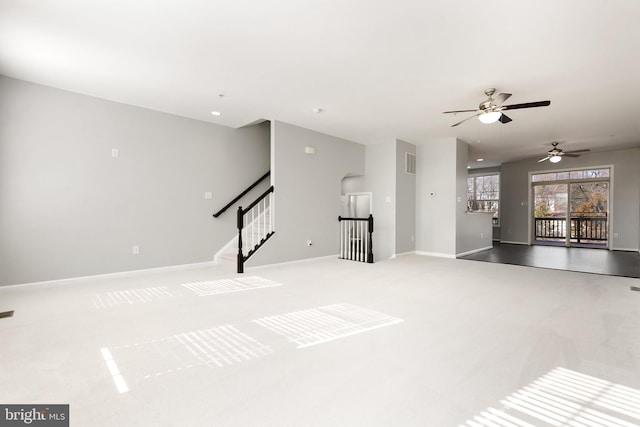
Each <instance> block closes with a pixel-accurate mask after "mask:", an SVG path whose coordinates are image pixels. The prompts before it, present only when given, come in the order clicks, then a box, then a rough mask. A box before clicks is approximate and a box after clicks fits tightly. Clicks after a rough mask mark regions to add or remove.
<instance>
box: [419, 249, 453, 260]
mask: <svg viewBox="0 0 640 427" xmlns="http://www.w3.org/2000/svg"><path fill="white" fill-rule="evenodd" d="M415 254H416V255H424V256H433V257H438V258H450V259H455V258H456V256H455V255H452V254H444V253H440V252H424V251H416V252H415Z"/></svg>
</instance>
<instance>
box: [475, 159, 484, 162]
mask: <svg viewBox="0 0 640 427" xmlns="http://www.w3.org/2000/svg"><path fill="white" fill-rule="evenodd" d="M476 161H477V162H484V159H476Z"/></svg>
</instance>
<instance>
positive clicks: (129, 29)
mask: <svg viewBox="0 0 640 427" xmlns="http://www.w3.org/2000/svg"><path fill="white" fill-rule="evenodd" d="M639 19H640V2H639V1H637V0H615V1H604V0H591V1H588V2H587V1H584V0H562V1H558V0H518V1H513V0H482V1H479V0H396V1H385V0H378V1H371V0H270V1H265V0H226V1H222V0H182V1H179V2H178V1H158V0H103V1H96V0H94V1H89V0H0V73H1V74H4V75H7V76H10V77H15V78H19V79H23V80H27V81H32V82H36V83H41V84H45V85H49V86H54V87H58V88H62V89H67V90H70V91H74V92H79V93H84V94H89V95H93V96H97V97H101V98H106V99H110V100H114V101H119V102H123V103H127V104H133V105H138V106H141V107H146V108H150V109H154V110H159V111H165V112H169V113H173V114H178V115H181V116H186V117H191V118H195V119H198V120H204V121H207V122H212V123H219V124H222V125H227V126H232V127H240V126H243V125H246V124H248V123H251V122H254V121H256V120H258V119H270V120H281V121H284V122H288V123H292V124H295V125H299V126H302V127H306V128H309V129H314V130H317V131H320V132H324V133H328V134H331V135H335V136H339V137H342V138H346V139H349V140H353V141H357V142H361V143H375V142H380V141H385V140H389V139H391V138H399V139H402V140H405V141H408V142H411V143H416V144H423V143H428V142H429V141H430V140H433V139H439V138H446V137H457V138H460V139H462V140H464V141H466V142H469V143H470V145H471V155H470V156H471V157H473V158H474V159H475V158H476V157H483V158H485V159H486V161H485V162H484V163H483V164H482V165H487V166H489V165H495V164H499V163H502V162H504V161H509V160H515V159H520V158H525V157H538V156H541V155H542V154H544V153H545V152H546V151H547V150H548V149H549V148H550V147H549V144H550V142H551V141H554V140H560V141H566V142H565V143H564V144H562V145H561V147H562V148H564V149H565V150H573V149H583V148H590V149H592V150H593V151H602V150H610V149H617V148H626V147H638V146H640V119H639V112H640V108H639V107H640V105H639V104H640V102H639V100H640V54H639V52H640V25H639V24H638V20H639ZM488 87H495V88H497V93H499V92H509V93H512V94H513V96H512V97H511V99H509V100H508V101H507V102H506V104H515V103H523V102H532V101H541V100H551V106H549V107H543V108H534V109H526V110H514V111H512V112H509V116H510V117H511V118H512V119H513V122H511V123H509V124H504V125H503V124H501V123H495V124H492V125H483V124H481V123H480V122H479V121H477V120H476V119H473V120H470V121H468V122H466V123H464V124H462V125H460V126H458V127H455V128H451V127H450V125H451V124H453V123H455V122H457V121H459V120H461V119H462V118H464V117H466V116H464V115H456V116H454V115H444V114H442V111H445V110H457V109H472V108H477V105H478V104H479V103H480V102H481V101H483V100H484V99H485V98H486V97H485V95H484V94H483V91H484V89H486V88H488ZM219 94H224V97H220V96H219ZM314 108H321V109H322V110H323V111H322V112H321V113H319V114H317V113H314V112H313V109H314ZM212 110H219V111H221V112H222V116H220V117H213V116H212V115H211V114H210V112H211V111H212ZM478 141H479V142H478ZM471 164H472V165H473V166H474V167H475V166H478V165H479V164H477V163H476V162H475V161H474V162H471Z"/></svg>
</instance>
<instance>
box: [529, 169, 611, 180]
mask: <svg viewBox="0 0 640 427" xmlns="http://www.w3.org/2000/svg"><path fill="white" fill-rule="evenodd" d="M610 173H611V172H610V170H609V169H608V168H607V169H584V170H573V171H564V172H545V173H537V174H533V175H531V182H548V181H564V180H569V179H571V180H575V179H597V178H608V177H609V174H610Z"/></svg>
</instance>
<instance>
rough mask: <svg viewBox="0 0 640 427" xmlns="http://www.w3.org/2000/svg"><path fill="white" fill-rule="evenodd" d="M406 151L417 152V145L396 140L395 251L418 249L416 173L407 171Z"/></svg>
mask: <svg viewBox="0 0 640 427" xmlns="http://www.w3.org/2000/svg"><path fill="white" fill-rule="evenodd" d="M405 153H411V154H416V146H415V145H413V144H409V143H408V142H404V141H400V140H398V141H397V142H396V214H395V223H396V224H395V228H396V244H395V253H396V254H402V253H406V252H413V251H415V249H416V244H415V234H416V175H413V174H408V173H406V172H405Z"/></svg>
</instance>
